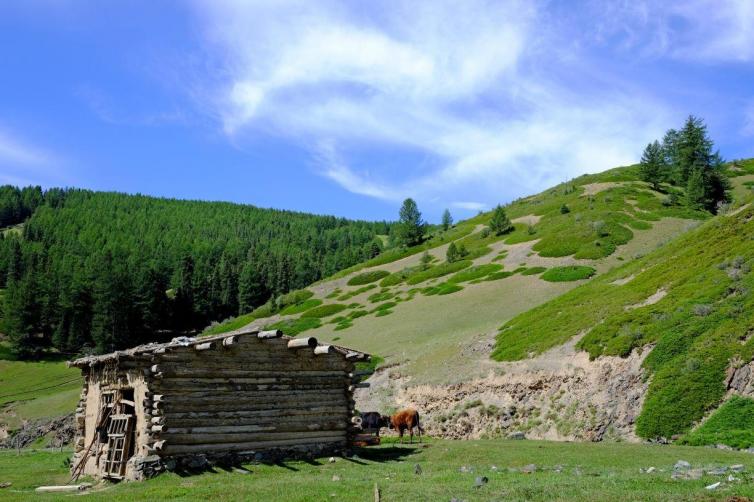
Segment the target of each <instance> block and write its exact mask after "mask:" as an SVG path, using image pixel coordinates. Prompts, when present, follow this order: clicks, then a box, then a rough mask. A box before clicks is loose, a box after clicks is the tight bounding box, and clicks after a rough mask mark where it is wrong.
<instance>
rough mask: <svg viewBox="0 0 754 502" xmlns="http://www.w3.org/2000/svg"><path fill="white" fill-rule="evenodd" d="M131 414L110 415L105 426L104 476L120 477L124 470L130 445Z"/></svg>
mask: <svg viewBox="0 0 754 502" xmlns="http://www.w3.org/2000/svg"><path fill="white" fill-rule="evenodd" d="M133 418H134V417H133V415H112V416H111V417H110V423H109V424H108V427H107V460H106V461H105V477H108V478H115V479H121V478H122V477H123V475H124V474H125V471H126V462H127V461H128V458H126V455H128V450H129V448H130V447H131V429H132V427H133Z"/></svg>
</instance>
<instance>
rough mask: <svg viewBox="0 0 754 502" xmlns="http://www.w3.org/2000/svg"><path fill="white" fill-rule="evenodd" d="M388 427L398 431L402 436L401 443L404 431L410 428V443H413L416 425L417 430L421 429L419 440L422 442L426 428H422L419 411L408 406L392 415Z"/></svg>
mask: <svg viewBox="0 0 754 502" xmlns="http://www.w3.org/2000/svg"><path fill="white" fill-rule="evenodd" d="M388 427H390V428H391V429H395V430H397V431H398V435H399V436H400V438H401V439H400V441H401V443H402V442H403V432H404V431H406V430H408V432H409V435H410V437H409V443H413V441H414V427H416V428H417V430H418V431H419V442H420V443H421V442H422V433H423V432H424V429H422V426H421V424H420V423H419V412H418V411H416V410H415V409H413V408H407V409H405V410H401V411H399V412H398V413H396V414H394V415H393V416H391V417H390V423H389V425H388Z"/></svg>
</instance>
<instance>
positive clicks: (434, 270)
mask: <svg viewBox="0 0 754 502" xmlns="http://www.w3.org/2000/svg"><path fill="white" fill-rule="evenodd" d="M470 266H471V260H461V261H456V262H453V263H447V262H446V263H441V264H440V265H435V266H434V267H430V268H429V269H427V270H423V271H421V272H417V273H415V274H412V275H411V276H409V278H408V279H407V280H406V282H407V283H408V284H410V285H414V284H419V283H420V282H424V281H427V280H429V279H434V278H435V277H442V276H444V275H448V274H452V273H453V272H458V271H459V270H463V269H464V268H467V267H470Z"/></svg>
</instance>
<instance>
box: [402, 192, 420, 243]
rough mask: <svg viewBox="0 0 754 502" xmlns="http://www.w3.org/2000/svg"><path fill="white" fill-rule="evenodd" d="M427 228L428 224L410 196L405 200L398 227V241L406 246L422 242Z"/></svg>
mask: <svg viewBox="0 0 754 502" xmlns="http://www.w3.org/2000/svg"><path fill="white" fill-rule="evenodd" d="M425 230H426V225H425V223H424V221H423V220H422V214H421V213H420V212H419V208H418V207H417V205H416V202H415V201H414V200H413V199H410V198H409V199H406V200H404V201H403V205H402V206H401V210H400V213H399V218H398V225H397V227H396V231H397V238H398V243H399V244H400V245H403V246H406V247H411V246H416V245H417V244H421V242H422V239H423V238H424V232H425Z"/></svg>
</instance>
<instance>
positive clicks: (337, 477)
mask: <svg viewBox="0 0 754 502" xmlns="http://www.w3.org/2000/svg"><path fill="white" fill-rule="evenodd" d="M332 480H333V481H340V476H338V475H337V474H333V476H332Z"/></svg>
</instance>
